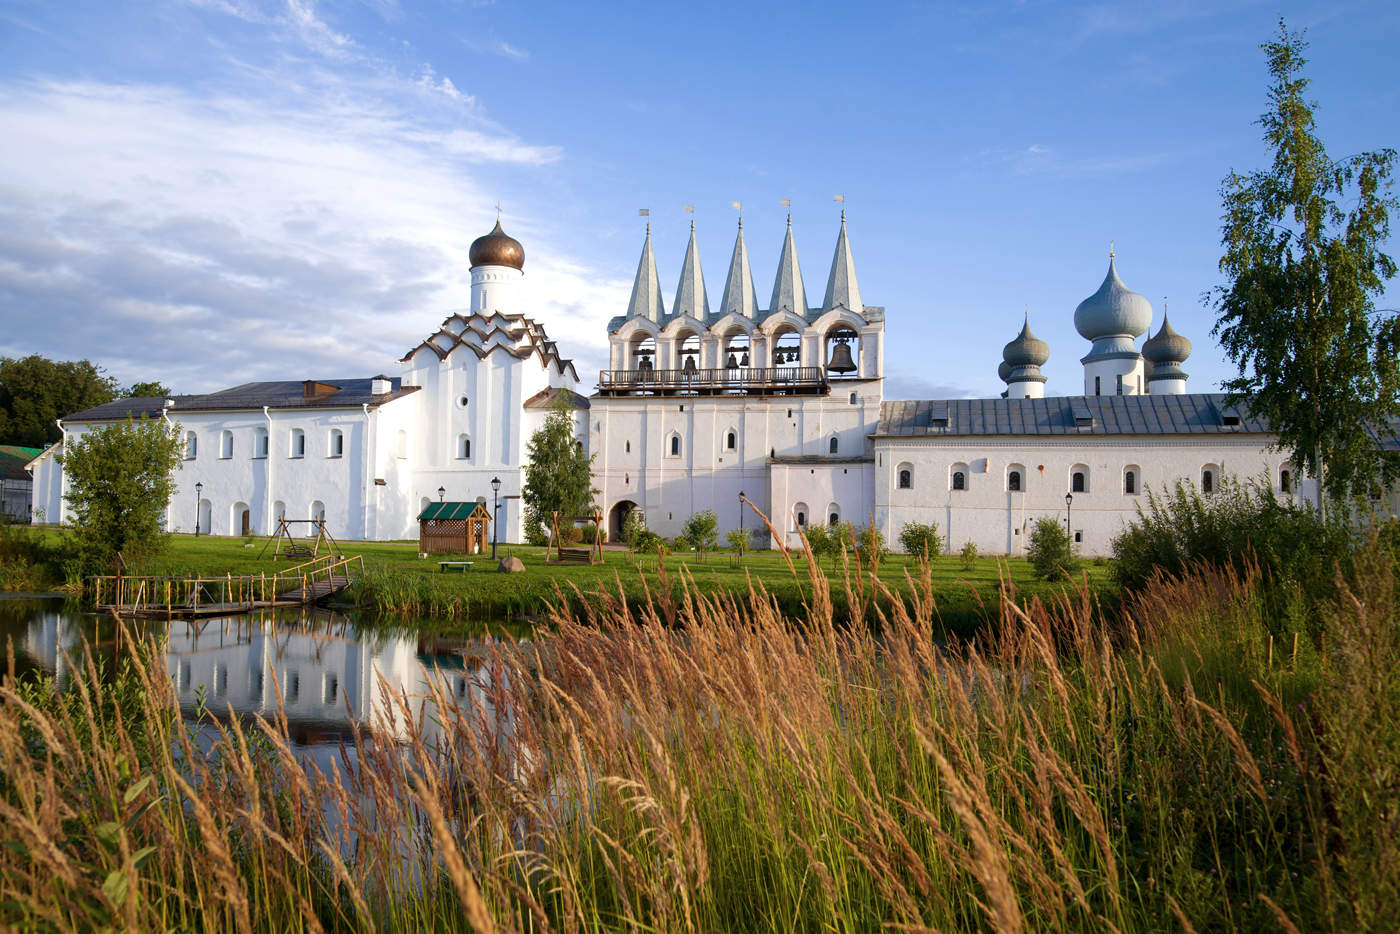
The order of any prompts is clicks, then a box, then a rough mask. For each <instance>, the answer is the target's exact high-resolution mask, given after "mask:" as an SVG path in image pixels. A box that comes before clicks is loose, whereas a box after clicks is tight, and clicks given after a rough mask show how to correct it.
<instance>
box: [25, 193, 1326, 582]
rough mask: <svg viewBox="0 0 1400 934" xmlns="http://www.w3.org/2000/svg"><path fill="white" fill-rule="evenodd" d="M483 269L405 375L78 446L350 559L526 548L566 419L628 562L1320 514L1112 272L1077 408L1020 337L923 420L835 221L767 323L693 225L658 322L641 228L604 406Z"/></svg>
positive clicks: (212, 516)
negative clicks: (562, 408)
mask: <svg viewBox="0 0 1400 934" xmlns="http://www.w3.org/2000/svg"><path fill="white" fill-rule="evenodd" d="M470 256H471V263H472V266H471V307H470V308H469V309H468V310H466V311H464V312H460V313H456V314H453V315H451V316H450V317H448V318H447V319H446V320H445V321H444V322H443V323H442V325H441V326H440V327H439V328H438V330H437V331H436V333H434V334H433V335H432V336H431V337H429V338H427V339H426V340H424V341H423V342H422V343H420V344H419V345H418V346H416V347H414V348H412V349H411V350H409V352H408V353H407V354H405V355H404V356H403V358H402V359H401V360H400V361H399V372H398V375H397V376H392V377H391V376H383V375H380V376H373V377H361V378H357V379H301V380H294V381H287V382H264V383H249V384H245V385H242V386H235V387H233V388H231V389H226V390H223V391H221V392H215V393H209V394H206V395H198V396H176V397H174V398H172V399H124V400H119V401H116V402H112V403H108V404H106V405H102V406H98V407H96V408H93V409H89V410H87V411H85V412H79V413H76V414H74V415H70V416H68V417H67V418H65V419H63V420H62V422H61V427H62V429H63V431H64V437H65V440H67V439H70V438H72V437H75V436H77V435H80V434H81V433H83V432H84V431H87V430H89V429H90V428H91V427H92V426H94V425H98V424H102V423H106V422H111V421H114V420H120V419H124V418H126V417H128V416H129V415H135V414H143V413H144V414H146V415H148V416H150V417H155V418H163V419H166V420H168V421H170V422H171V423H172V424H176V425H178V426H179V430H180V431H181V432H182V434H183V437H184V438H185V460H184V462H183V464H182V467H181V470H180V473H179V477H178V484H179V491H178V492H177V494H176V496H175V498H174V499H173V500H172V502H171V503H170V505H169V508H168V513H167V524H168V526H169V527H170V528H173V529H180V530H184V531H189V530H192V529H193V528H194V527H195V523H196V520H197V521H198V524H199V527H200V530H201V531H203V532H212V533H214V534H218V535H229V534H240V533H244V532H249V531H253V532H257V533H262V534H266V533H267V531H268V530H271V529H275V528H276V525H277V519H279V518H282V517H286V518H288V519H308V518H324V519H325V520H326V523H327V527H328V530H329V531H330V532H331V534H332V535H334V536H335V537H337V538H345V539H380V540H385V539H403V538H411V537H414V536H415V535H416V533H417V525H416V517H417V515H418V513H419V512H420V511H421V510H422V508H423V507H424V506H425V505H427V504H428V503H430V502H433V501H435V500H436V499H438V498H440V497H442V496H444V495H445V496H446V498H448V499H452V500H459V501H460V500H468V501H469V500H473V499H478V498H485V499H486V500H487V501H488V502H490V501H491V500H492V489H491V481H492V479H499V480H500V481H501V489H500V496H501V503H502V508H501V514H500V517H501V525H500V526H499V534H500V537H501V540H502V541H520V540H521V539H522V537H523V528H522V510H521V508H520V500H519V498H518V497H519V494H520V492H521V487H522V484H523V480H524V467H525V466H526V465H525V452H526V446H527V443H528V441H529V438H530V436H531V434H532V433H533V432H534V431H535V430H536V428H538V427H539V425H540V423H541V422H542V421H543V418H544V416H545V414H546V411H547V409H548V408H549V406H550V405H551V404H552V403H553V401H554V400H555V399H557V398H559V397H563V398H564V399H565V400H566V401H567V404H568V405H569V406H570V408H571V409H572V410H573V412H574V415H575V424H576V430H577V432H578V440H579V443H580V444H581V445H584V446H585V447H586V448H587V450H588V451H589V453H590V454H591V455H592V456H593V467H594V485H595V486H596V487H597V488H598V490H599V495H598V500H597V505H598V508H599V509H600V511H601V512H603V513H604V515H605V517H606V524H607V531H608V534H609V536H610V537H612V538H614V539H616V538H617V536H618V533H619V532H620V531H621V529H622V525H623V522H624V521H625V520H626V518H627V515H628V514H629V513H630V512H631V511H633V510H642V511H643V514H644V516H645V518H646V522H647V525H648V526H649V527H651V528H652V529H654V530H655V531H657V532H658V533H660V534H661V535H663V536H667V537H670V536H674V535H677V534H679V533H680V531H681V529H682V526H683V525H684V523H685V520H686V519H687V518H689V516H690V515H692V514H693V513H695V512H698V511H700V510H704V509H710V510H713V511H714V512H715V513H716V515H717V516H718V518H719V524H720V529H721V532H723V531H727V530H728V529H731V528H735V527H738V526H741V525H742V526H743V527H744V528H749V529H756V528H757V527H758V526H759V525H760V522H759V520H758V518H757V516H755V515H754V513H753V512H752V511H751V510H749V509H748V508H747V507H744V506H743V505H742V501H741V496H742V497H744V498H746V499H747V500H749V501H750V502H752V503H753V505H754V506H755V507H757V508H758V509H760V510H762V511H763V512H764V513H766V514H767V515H768V516H770V517H771V520H772V522H773V525H774V526H775V528H776V529H777V536H776V539H774V540H770V541H769V542H768V543H769V544H772V545H777V544H786V545H796V544H798V543H799V541H800V531H799V530H800V529H801V528H802V527H804V526H806V525H808V524H809V523H814V522H821V523H828V522H838V521H850V522H853V523H855V524H856V525H864V524H866V523H868V522H870V521H872V519H873V521H874V522H875V523H876V525H877V526H878V527H879V528H880V529H881V530H882V531H883V532H884V534H885V536H886V538H887V540H888V541H890V542H891V543H892V544H894V543H896V541H897V537H898V534H899V531H900V530H901V529H902V528H903V526H904V525H905V524H906V523H908V522H923V523H927V522H936V523H937V524H938V528H939V530H940V533H941V534H942V535H943V537H944V543H945V547H946V548H947V549H948V550H957V549H958V548H961V547H962V545H963V544H964V543H965V542H968V541H972V542H974V543H976V545H977V546H978V549H979V550H980V551H982V552H984V553H996V554H1019V553H1021V552H1023V551H1024V549H1025V544H1026V540H1027V536H1028V533H1029V530H1030V527H1031V525H1032V524H1033V523H1034V521H1035V520H1036V519H1039V518H1041V517H1045V516H1053V517H1057V518H1059V519H1063V520H1065V521H1067V522H1068V523H1069V525H1070V528H1071V529H1072V531H1073V534H1074V538H1075V540H1076V542H1078V545H1079V548H1080V549H1081V551H1083V552H1084V553H1085V554H1091V555H1092V554H1103V553H1106V552H1108V551H1109V548H1110V543H1111V541H1112V538H1113V536H1114V535H1116V534H1117V533H1118V532H1119V531H1120V530H1121V529H1122V528H1123V526H1124V525H1125V524H1126V523H1127V522H1129V521H1131V520H1132V519H1133V518H1134V517H1135V516H1136V507H1137V505H1138V504H1139V503H1140V502H1142V501H1143V499H1144V494H1145V492H1146V491H1147V489H1148V488H1149V487H1150V488H1153V489H1162V488H1165V487H1168V486H1170V485H1172V484H1174V483H1176V482H1177V481H1181V480H1184V481H1187V482H1189V483H1192V484H1195V485H1196V486H1197V488H1198V489H1200V490H1202V491H1203V492H1205V493H1210V492H1213V491H1214V490H1215V489H1217V488H1218V486H1219V484H1220V483H1221V481H1222V480H1224V478H1226V477H1235V478H1239V479H1245V480H1251V481H1259V480H1265V479H1266V478H1267V479H1266V482H1268V483H1269V484H1271V485H1272V486H1273V487H1274V489H1275V490H1276V491H1277V492H1278V493H1279V494H1280V495H1281V496H1283V497H1285V498H1296V499H1301V498H1308V499H1312V498H1315V496H1316V488H1315V484H1314V483H1313V482H1312V481H1311V480H1308V481H1306V482H1300V481H1299V479H1298V478H1295V477H1293V476H1292V475H1291V473H1290V468H1289V467H1288V464H1287V457H1286V454H1285V452H1281V451H1278V450H1275V449H1274V447H1273V441H1274V437H1273V435H1272V434H1271V433H1270V431H1269V428H1268V426H1267V425H1265V424H1263V423H1261V422H1260V421H1258V420H1257V419H1254V418H1252V417H1251V416H1250V415H1249V414H1248V413H1246V412H1240V411H1236V410H1235V409H1233V408H1231V407H1229V406H1227V405H1226V403H1225V399H1224V397H1223V396H1221V395H1215V394H1192V393H1188V392H1187V387H1186V383H1187V379H1188V377H1187V374H1186V372H1185V371H1184V370H1183V369H1182V365H1183V364H1184V363H1185V361H1186V359H1187V358H1188V356H1189V355H1190V353H1191V344H1190V342H1189V341H1188V340H1187V339H1186V338H1184V337H1182V336H1181V335H1179V334H1177V333H1176V332H1175V331H1174V330H1172V327H1171V325H1170V323H1168V321H1167V320H1166V315H1165V309H1164V311H1163V317H1162V322H1161V324H1160V326H1159V327H1158V328H1157V331H1156V333H1155V334H1153V335H1152V336H1151V337H1149V338H1148V339H1147V340H1146V341H1144V342H1143V343H1142V344H1141V346H1140V347H1139V345H1138V343H1137V342H1138V340H1139V339H1140V338H1142V337H1143V336H1144V335H1146V334H1147V333H1148V332H1149V329H1150V327H1151V325H1152V323H1153V317H1154V314H1153V309H1152V306H1151V304H1150V303H1149V302H1148V301H1147V299H1145V298H1144V297H1143V296H1141V295H1139V294H1137V293H1136V292H1133V291H1131V290H1130V289H1128V288H1127V286H1125V285H1124V284H1123V282H1122V280H1121V279H1120V278H1119V277H1118V272H1117V269H1116V266H1115V259H1114V257H1113V255H1112V254H1110V257H1109V264H1108V272H1107V275H1106V276H1105V277H1104V280H1103V284H1102V285H1100V286H1099V288H1098V290H1097V291H1096V292H1094V294H1092V295H1090V296H1089V297H1088V298H1086V299H1085V300H1084V301H1083V302H1081V303H1080V304H1079V307H1078V308H1077V309H1076V310H1075V312H1074V323H1075V327H1076V329H1077V330H1078V331H1079V333H1080V334H1081V335H1082V336H1083V337H1084V338H1085V340H1087V341H1088V342H1089V345H1090V346H1089V348H1088V352H1087V353H1086V355H1085V356H1084V357H1083V358H1082V359H1081V362H1082V364H1083V366H1084V393H1083V395H1079V396H1068V397H1046V396H1045V395H1044V386H1045V377H1044V376H1043V375H1042V373H1041V367H1042V366H1043V365H1044V364H1045V363H1046V362H1047V361H1048V359H1049V356H1050V348H1049V347H1048V346H1047V345H1046V344H1045V343H1044V342H1043V341H1041V340H1039V339H1038V338H1036V337H1035V335H1034V334H1032V333H1031V330H1030V322H1029V319H1028V318H1027V320H1026V321H1025V323H1024V325H1023V327H1022V328H1021V331H1020V333H1019V334H1018V335H1017V336H1016V338H1015V339H1014V340H1012V341H1011V342H1010V343H1009V344H1007V345H1006V348H1005V350H1004V351H1003V354H1002V358H1003V359H1002V363H1001V365H1000V367H999V370H998V372H999V375H1000V377H1001V378H1002V380H1003V381H1004V382H1005V383H1006V386H1007V389H1006V391H1005V393H1003V395H1002V397H1001V398H996V399H953V400H927V401H886V400H885V399H884V391H883V387H884V377H885V372H884V340H885V321H886V316H885V309H884V308H883V307H881V306H878V305H867V304H865V303H864V301H863V299H862V295H861V290H860V286H859V284H858V281H857V277H856V265H855V259H854V257H853V253H852V248H851V242H850V239H849V236H848V233H847V229H846V216H845V213H844V211H843V212H842V215H841V226H840V230H839V231H838V233H837V237H836V246H835V250H834V252H833V254H832V258H831V265H830V268H829V271H828V273H827V277H826V288H825V290H824V292H823V294H822V297H821V299H820V301H809V296H808V293H807V290H806V286H805V283H804V281H803V277H802V270H801V266H800V264H799V262H798V252H797V245H796V241H795V239H794V235H793V230H792V219H791V216H789V218H788V224H787V230H786V232H785V234H784V239H783V245H782V251H781V253H780V256H779V261H778V268H777V270H776V272H775V274H774V278H773V288H772V292H771V295H770V298H769V300H768V303H767V306H766V307H760V305H759V303H758V293H757V291H756V289H755V286H754V279H753V271H752V268H751V266H750V263H749V254H748V247H747V244H746V242H745V239H744V228H743V222H742V220H741V221H740V222H739V229H738V232H737V234H736V236H735V239H734V250H733V254H732V257H731V259H730V263H729V269H728V272H727V274H726V276H725V282H724V287H723V289H722V291H721V293H720V299H719V302H718V303H717V304H716V305H714V306H712V305H711V303H710V297H709V292H708V290H707V288H706V285H705V278H704V275H703V273H702V271H701V268H700V257H699V250H698V248H697V246H696V240H695V229H694V223H693V222H692V224H691V232H690V241H689V243H688V245H687V247H686V251H685V256H684V257H683V259H682V263H681V274H680V281H679V283H678V285H677V287H676V290H675V293H674V298H673V300H672V301H671V304H670V307H669V309H668V308H667V305H666V301H665V297H664V295H663V293H662V286H661V279H660V276H659V275H658V272H657V265H656V259H655V256H654V254H653V251H652V243H651V229H650V227H648V228H647V233H646V237H645V239H644V241H643V244H642V252H641V259H640V262H639V263H638V266H637V273H636V278H635V281H634V284H633V287H632V294H631V298H630V300H629V301H628V305H627V308H626V309H625V310H624V313H623V314H621V315H619V316H617V317H615V318H613V319H612V320H611V321H610V322H609V323H608V341H609V347H610V353H609V365H608V368H607V369H605V370H603V371H602V372H601V373H599V375H598V381H597V385H596V389H595V391H594V392H593V394H592V396H591V398H586V397H585V396H584V395H582V394H581V391H580V387H579V382H580V381H579V375H578V373H577V371H576V370H575V368H574V365H573V363H572V362H571V361H570V360H569V359H567V358H566V357H564V356H563V355H562V354H561V352H560V350H559V348H558V347H556V345H555V343H554V342H553V341H551V340H549V338H548V336H547V335H546V333H545V330H544V327H543V325H542V324H541V323H540V322H538V321H536V320H535V319H533V318H531V317H529V312H530V309H529V308H526V307H523V300H522V297H521V295H520V294H519V285H520V282H521V280H522V278H523V276H524V266H525V263H524V260H525V255H524V250H523V248H522V247H521V244H520V243H519V242H517V241H516V240H514V239H513V238H511V237H509V236H507V235H506V234H505V232H504V231H503V230H502V229H501V225H500V223H499V221H498V222H497V224H496V227H495V229H494V230H493V231H491V233H489V234H487V235H486V236H484V237H481V238H479V239H478V240H476V241H475V242H474V243H473V244H472V247H471V253H470ZM815 296H816V293H813V295H812V298H815ZM61 451H62V445H61V443H60V444H59V445H55V446H54V447H53V448H50V449H49V450H48V451H45V452H44V453H43V454H41V455H40V456H39V457H38V458H36V459H35V460H34V461H33V462H31V465H30V466H31V471H32V473H33V474H34V507H35V514H36V517H39V518H41V519H43V520H46V521H58V520H60V519H61V518H62V517H63V516H64V507H63V503H62V492H63V479H62V471H61V466H60V465H59V462H58V460H57V459H56V458H55V454H61ZM196 484H198V487H196ZM196 489H198V490H199V492H198V494H196ZM196 502H197V503H198V508H197V511H196V506H195V504H196ZM763 534H764V536H765V537H768V538H771V537H769V536H768V535H767V533H766V532H764V533H763ZM760 541H763V539H760Z"/></svg>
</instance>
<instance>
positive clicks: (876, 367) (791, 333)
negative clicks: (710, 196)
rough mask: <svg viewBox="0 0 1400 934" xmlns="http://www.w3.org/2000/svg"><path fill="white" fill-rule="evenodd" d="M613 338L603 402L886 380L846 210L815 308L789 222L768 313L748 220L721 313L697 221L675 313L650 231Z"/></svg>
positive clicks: (878, 329) (880, 326) (879, 332)
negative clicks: (713, 300) (704, 266)
mask: <svg viewBox="0 0 1400 934" xmlns="http://www.w3.org/2000/svg"><path fill="white" fill-rule="evenodd" d="M608 338H609V343H610V345H611V353H610V360H609V367H608V369H606V370H604V371H603V373H602V374H601V376H600V380H599V391H600V393H601V394H602V395H604V396H616V395H629V394H647V395H667V394H671V393H683V394H691V393H694V394H701V395H707V394H716V395H722V394H733V393H742V394H746V395H751V396H754V395H792V394H804V395H812V394H818V395H819V394H829V393H831V392H833V391H834V389H835V388H836V387H837V386H838V385H839V384H840V383H843V382H846V381H866V380H879V379H881V378H882V377H883V375H884V373H883V368H884V309H883V308H880V307H874V306H869V305H866V304H864V303H863V302H862V301H861V297H860V285H859V283H858V281H857V278H856V268H855V259H854V258H853V257H852V254H851V244H850V239H849V237H848V234H847V230H846V212H845V211H844V210H843V211H842V212H841V227H840V231H839V233H838V234H837V238H836V249H835V252H834V254H833V256H832V259H831V271H830V273H829V274H828V276H827V282H826V293H825V295H824V296H823V299H822V301H821V303H820V304H815V305H814V304H809V303H808V296H807V291H806V287H805V285H804V284H803V281H802V269H801V265H800V264H799V262H798V257H797V244H796V241H795V240H794V237H793V229H792V215H791V214H789V215H788V217H787V229H786V231H785V232H784V235H783V242H782V247H781V248H780V250H779V252H778V268H777V271H776V273H775V275H774V278H773V291H772V293H771V296H770V298H769V302H768V306H767V307H766V308H762V307H760V306H759V304H758V299H757V293H756V291H755V289H754V284H753V271H752V268H751V266H750V262H749V249H748V244H747V242H746V241H745V236H744V222H743V219H742V218H740V220H739V224H738V231H737V233H736V234H735V237H734V251H733V254H732V255H731V257H730V260H729V271H728V274H727V275H726V276H725V282H724V289H723V291H722V292H721V297H720V301H719V304H718V305H717V306H715V307H711V305H710V298H709V293H708V290H707V289H706V287H705V278H704V274H703V273H702V271H701V268H700V251H699V248H698V246H697V244H696V230H695V222H694V220H692V221H691V223H690V236H689V240H688V241H687V243H686V248H685V254H684V257H683V259H682V261H681V274H680V281H679V283H678V284H677V286H676V291H675V298H674V299H673V301H672V302H671V305H670V308H669V309H668V308H667V306H666V301H665V299H664V298H663V295H662V289H661V278H660V276H659V274H658V272H657V266H656V257H655V253H654V251H653V246H652V231H651V225H650V224H649V223H648V224H647V227H646V234H645V237H644V239H643V241H642V255H641V259H640V261H639V262H638V264H637V274H636V277H635V279H634V280H633V284H632V294H631V298H630V299H629V301H628V303H627V310H626V313H625V314H623V315H621V316H619V317H617V318H614V319H613V320H612V321H611V322H609V326H608Z"/></svg>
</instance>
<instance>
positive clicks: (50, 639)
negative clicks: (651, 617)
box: [0, 598, 513, 768]
mask: <svg viewBox="0 0 1400 934" xmlns="http://www.w3.org/2000/svg"><path fill="white" fill-rule="evenodd" d="M131 625H132V626H133V628H135V631H136V632H138V633H140V634H150V635H152V636H154V637H155V639H156V642H157V644H158V645H159V646H160V647H161V648H162V649H163V654H164V662H165V671H166V674H167V676H168V677H169V678H170V679H171V683H172V684H173V686H174V689H175V694H176V696H177V698H178V699H179V704H180V711H181V714H182V715H183V716H184V717H185V719H187V720H191V721H193V720H197V719H199V717H200V714H201V712H207V713H208V714H209V715H212V716H215V717H218V718H223V717H225V716H227V715H228V714H229V712H230V711H231V712H232V714H233V715H235V716H238V717H250V716H252V715H254V714H257V715H261V716H263V717H265V718H268V719H272V718H274V717H276V716H277V715H278V710H279V701H280V709H281V713H282V715H283V716H285V718H286V721H287V732H288V738H289V739H290V740H291V742H292V744H293V747H294V748H295V749H297V750H298V751H300V752H306V753H308V754H310V756H311V758H312V759H313V760H315V762H316V764H317V765H320V766H321V767H323V768H325V767H326V766H328V765H329V760H330V759H331V758H333V757H334V756H335V755H337V754H338V750H339V749H340V748H341V746H342V745H346V746H353V745H354V741H355V736H356V731H355V730H354V729H352V724H353V725H355V726H357V727H358V728H359V733H360V735H361V736H366V737H368V736H372V737H374V738H375V739H377V740H379V741H387V742H394V741H396V740H399V739H402V738H404V735H405V734H406V732H407V730H406V728H405V726H404V724H403V722H402V718H401V716H400V717H396V718H395V717H386V715H385V712H386V710H387V708H388V707H389V706H390V702H391V701H392V700H393V699H394V698H396V697H398V696H399V695H402V696H404V697H406V698H407V699H408V708H409V710H410V711H412V713H413V716H414V717H415V719H418V720H419V722H420V723H422V724H423V725H424V732H425V733H426V734H427V737H426V738H431V734H432V733H433V731H434V725H435V724H436V722H437V719H438V718H437V717H436V715H435V714H436V710H435V709H434V706H435V705H434V704H433V701H432V694H433V687H434V686H435V687H436V688H437V690H439V691H441V692H442V694H443V695H444V696H447V697H451V698H453V699H454V700H455V701H456V702H457V703H459V704H464V705H470V704H471V703H472V701H479V700H481V699H482V697H481V696H482V692H483V691H484V690H485V684H484V672H483V669H484V666H485V663H486V660H487V659H488V657H489V656H490V653H491V651H492V649H493V647H494V646H495V645H496V644H497V641H498V639H500V638H507V639H509V638H513V637H512V636H509V635H493V634H491V633H490V632H488V629H491V630H494V631H495V632H497V633H500V632H502V631H503V628H504V627H501V626H490V627H488V626H487V625H486V624H482V625H481V627H480V631H479V632H477V633H476V634H474V635H467V636H462V635H455V636H440V635H435V634H433V633H432V631H431V630H430V629H423V628H418V627H414V628H408V627H404V626H403V625H401V624H400V625H393V624H383V623H379V622H376V621H371V620H368V619H365V618H362V617H359V616H357V615H356V614H354V613H344V612H339V611H335V610H326V609H319V608H311V609H307V610H282V611H276V612H264V613H255V614H245V615H240V616H230V617H223V618H213V619H204V620H194V621H188V622H186V621H181V620H175V621H171V622H168V623H167V622H141V621H135V622H133V623H132V624H131ZM0 642H3V643H4V644H5V645H7V646H10V647H12V651H13V655H14V667H15V672H16V674H20V675H22V674H25V673H31V672H44V673H48V674H52V675H54V676H55V678H56V679H57V683H58V687H59V688H60V689H62V688H63V687H64V685H65V683H66V681H67V677H68V666H69V665H72V664H79V663H81V661H82V659H83V657H84V653H85V651H86V650H87V649H89V648H91V649H92V650H93V651H94V653H95V655H96V656H97V657H98V658H99V659H102V660H103V661H104V663H105V665H106V670H107V671H112V670H115V661H116V654H117V652H118V651H119V647H118V644H117V641H116V626H115V624H114V623H113V622H112V621H111V620H110V619H106V618H103V617H99V616H96V615H93V614H92V613H90V612H85V611H84V610H83V607H82V606H81V604H79V603H78V602H76V601H72V600H64V599H62V598H38V599H0ZM430 680H431V681H432V682H434V683H433V684H430ZM350 752H351V754H352V755H353V752H354V750H353V749H352V750H350Z"/></svg>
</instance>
